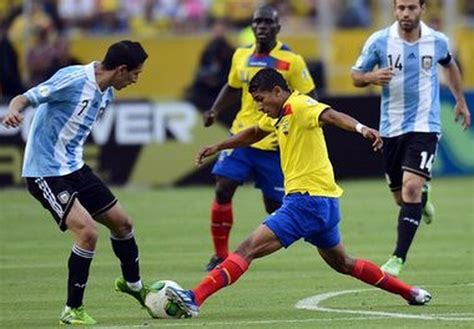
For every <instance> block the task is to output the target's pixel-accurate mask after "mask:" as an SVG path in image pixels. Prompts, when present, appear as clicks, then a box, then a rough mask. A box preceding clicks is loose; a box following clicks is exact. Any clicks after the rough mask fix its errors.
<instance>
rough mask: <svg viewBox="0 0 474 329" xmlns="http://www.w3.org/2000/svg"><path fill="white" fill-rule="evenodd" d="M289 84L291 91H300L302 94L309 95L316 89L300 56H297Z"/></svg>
mask: <svg viewBox="0 0 474 329" xmlns="http://www.w3.org/2000/svg"><path fill="white" fill-rule="evenodd" d="M288 82H289V85H290V88H291V89H293V90H298V91H299V92H300V93H302V94H307V93H309V92H310V91H311V90H313V89H314V88H315V86H314V81H313V78H311V74H309V70H308V67H307V66H306V63H305V61H304V59H303V57H301V56H300V55H296V56H295V59H294V61H293V63H292V68H291V75H290V77H289V81H288Z"/></svg>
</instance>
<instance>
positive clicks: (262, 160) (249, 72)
mask: <svg viewBox="0 0 474 329" xmlns="http://www.w3.org/2000/svg"><path fill="white" fill-rule="evenodd" d="M252 30H253V33H254V35H255V39H256V43H255V44H254V45H250V46H248V47H243V48H238V49H237V50H236V51H235V53H234V55H233V59H232V66H231V70H230V73H229V77H228V82H227V84H226V85H225V86H224V87H223V88H222V90H221V91H220V93H219V95H218V97H217V99H216V100H215V102H214V104H213V106H212V108H211V109H210V110H209V111H206V112H205V113H204V125H205V126H206V127H208V126H210V125H212V124H213V123H214V121H215V119H216V118H217V116H218V115H219V113H221V112H222V111H225V110H226V109H228V108H229V107H232V105H234V104H237V103H238V101H239V98H240V101H241V108H240V111H239V112H238V114H237V116H236V117H235V119H234V122H233V123H232V127H231V129H230V132H231V133H232V134H237V133H239V132H240V131H242V130H244V129H246V128H248V127H251V126H253V125H255V124H256V123H257V122H258V120H259V119H260V118H261V117H262V116H263V114H262V113H260V112H258V110H257V108H256V106H255V104H254V102H253V101H252V98H251V96H250V94H249V93H248V92H247V91H248V83H249V81H250V79H251V78H252V77H253V76H254V75H255V73H257V72H258V71H259V70H260V69H262V68H274V69H276V70H278V71H279V72H280V73H281V74H283V77H284V78H285V79H286V81H288V84H289V85H290V87H291V88H292V89H294V90H298V91H300V92H302V93H304V94H309V95H311V96H315V91H314V90H315V89H314V83H313V80H312V78H311V76H310V74H309V72H308V69H307V67H306V64H305V62H304V60H303V58H302V57H301V56H299V55H297V54H295V53H293V52H292V51H291V50H290V49H289V48H288V46H286V45H284V44H282V43H281V42H280V41H278V40H277V34H278V32H279V31H280V23H279V17H278V12H277V11H276V10H275V9H274V8H273V7H271V6H264V7H260V8H258V9H257V10H256V11H255V12H254V14H253V17H252ZM212 174H213V175H215V177H216V186H215V199H214V201H213V202H212V205H211V234H212V240H213V244H214V255H213V256H212V257H211V259H210V261H209V264H208V265H207V266H206V270H207V271H210V270H212V269H213V268H214V267H215V266H216V265H217V264H219V263H221V262H222V261H223V260H224V259H225V258H226V257H227V255H228V253H229V235H230V230H231V228H232V223H233V213H232V198H233V196H234V193H235V191H236V189H237V187H238V186H239V185H241V184H242V183H244V182H245V181H246V180H247V179H248V178H249V177H253V179H254V181H255V186H256V187H257V188H259V189H260V190H261V191H262V194H263V202H264V204H265V210H266V211H267V213H269V214H270V213H272V212H273V211H275V210H276V209H278V208H279V207H280V206H281V201H282V198H283V194H284V193H283V175H282V173H281V168H280V158H279V154H278V151H277V142H276V137H275V135H274V134H271V135H269V136H268V137H267V138H265V139H263V140H261V141H259V142H257V143H255V144H253V145H249V146H246V147H242V148H239V149H235V150H232V152H231V151H224V152H221V153H220V155H219V158H218V160H217V163H216V164H215V166H214V168H213V170H212Z"/></svg>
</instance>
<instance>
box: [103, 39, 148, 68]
mask: <svg viewBox="0 0 474 329" xmlns="http://www.w3.org/2000/svg"><path fill="white" fill-rule="evenodd" d="M147 58H148V54H147V53H146V52H145V50H144V49H143V47H142V45H141V44H140V43H139V42H134V41H130V40H122V41H119V42H116V43H114V44H112V45H111V46H110V47H109V49H108V50H107V53H106V54H105V57H104V60H103V61H102V64H103V65H104V67H105V69H106V70H113V69H115V68H116V67H117V66H120V65H127V69H128V70H129V71H131V70H134V69H136V68H137V67H138V66H140V64H143V62H145V60H146V59H147Z"/></svg>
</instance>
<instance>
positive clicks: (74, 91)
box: [22, 62, 113, 177]
mask: <svg viewBox="0 0 474 329" xmlns="http://www.w3.org/2000/svg"><path fill="white" fill-rule="evenodd" d="M95 65H96V63H95V62H93V63H90V64H88V65H73V66H68V67H65V68H63V69H61V70H59V71H58V72H56V73H55V74H54V75H53V76H52V77H51V78H50V79H49V80H47V81H45V82H43V83H41V84H39V85H38V86H36V87H33V88H31V89H30V90H28V91H27V92H25V93H24V95H25V96H26V97H27V98H28V100H29V102H30V104H31V105H32V106H33V107H37V109H36V111H35V114H34V117H33V121H32V124H31V128H30V132H29V134H28V139H27V142H26V150H25V157H24V161H23V172H22V176H23V177H47V176H63V175H67V174H69V173H71V172H73V171H76V170H78V169H80V168H81V167H82V166H83V165H84V160H83V159H82V153H83V147H84V142H85V140H86V138H87V136H88V135H89V133H90V131H91V128H92V125H93V123H94V122H95V120H96V119H97V117H98V115H99V114H100V113H101V112H102V111H104V110H105V108H106V107H107V105H109V104H110V103H111V102H112V98H113V92H112V88H111V87H109V88H107V89H106V90H105V91H104V92H102V91H101V90H100V88H99V86H98V85H97V82H96V79H95V68H94V66H95Z"/></svg>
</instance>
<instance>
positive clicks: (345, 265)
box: [331, 256, 354, 275]
mask: <svg viewBox="0 0 474 329" xmlns="http://www.w3.org/2000/svg"><path fill="white" fill-rule="evenodd" d="M331 266H332V268H333V269H334V270H335V271H336V272H338V273H341V274H345V275H348V274H351V273H352V268H353V267H354V264H353V260H352V258H350V257H349V256H341V257H338V258H337V259H335V260H334V262H333V263H332V264H331Z"/></svg>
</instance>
